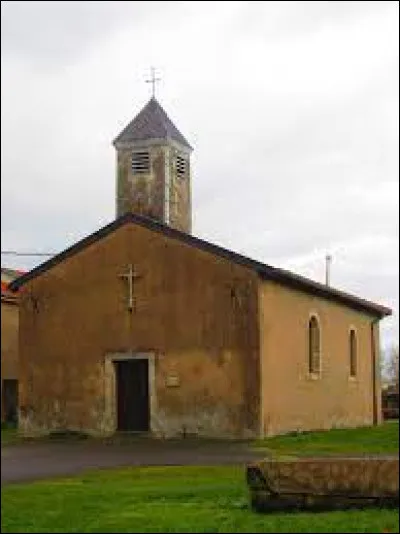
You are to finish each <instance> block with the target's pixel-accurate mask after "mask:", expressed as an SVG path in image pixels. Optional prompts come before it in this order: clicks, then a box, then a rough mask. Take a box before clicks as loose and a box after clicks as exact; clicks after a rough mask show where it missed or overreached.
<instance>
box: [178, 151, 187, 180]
mask: <svg viewBox="0 0 400 534" xmlns="http://www.w3.org/2000/svg"><path fill="white" fill-rule="evenodd" d="M186 172H187V162H186V160H185V158H183V157H182V156H176V174H177V175H178V176H179V178H184V177H185V176H186Z"/></svg>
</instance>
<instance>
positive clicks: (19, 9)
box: [1, 1, 177, 66]
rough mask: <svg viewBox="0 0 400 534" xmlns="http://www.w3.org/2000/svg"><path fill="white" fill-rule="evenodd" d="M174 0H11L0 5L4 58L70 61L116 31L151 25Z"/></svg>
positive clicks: (172, 7) (171, 8) (170, 8)
mask: <svg viewBox="0 0 400 534" xmlns="http://www.w3.org/2000/svg"><path fill="white" fill-rule="evenodd" d="M176 7H177V5H176V3H175V2H168V1H167V2H161V1H160V2H157V1H153V2H151V1H150V2H123V1H114V2H104V1H78V2H75V1H73V2H71V1H56V2H49V1H25V2H24V1H12V2H2V5H1V44H2V54H3V55H14V56H17V57H21V58H22V59H28V60H31V61H34V62H39V63H42V64H45V65H51V66H56V65H58V66H61V63H64V65H63V66H65V62H66V61H73V60H74V59H75V58H76V57H78V56H81V55H82V54H84V53H85V51H86V50H87V49H88V48H90V47H94V46H95V45H96V44H97V43H98V42H101V41H104V40H106V39H108V38H110V37H111V36H112V34H113V33H115V32H116V31H117V30H121V29H124V28H127V27H129V25H132V26H133V31H134V29H135V27H139V26H140V25H141V24H143V23H145V22H146V21H147V22H148V23H150V22H151V19H152V17H155V16H156V17H157V18H158V17H159V16H160V15H162V13H164V12H167V11H168V12H169V13H170V14H172V13H173V11H174V10H175V9H176Z"/></svg>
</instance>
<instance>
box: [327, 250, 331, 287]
mask: <svg viewBox="0 0 400 534" xmlns="http://www.w3.org/2000/svg"><path fill="white" fill-rule="evenodd" d="M331 262H332V256H331V255H330V254H327V255H326V256H325V285H327V286H329V285H330V277H331Z"/></svg>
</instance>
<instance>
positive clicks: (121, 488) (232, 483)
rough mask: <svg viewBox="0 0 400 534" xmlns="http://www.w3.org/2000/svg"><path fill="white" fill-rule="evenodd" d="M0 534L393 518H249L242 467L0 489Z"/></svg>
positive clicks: (271, 526) (358, 523)
mask: <svg viewBox="0 0 400 534" xmlns="http://www.w3.org/2000/svg"><path fill="white" fill-rule="evenodd" d="M1 511H2V514H1V530H2V532H398V531H399V530H398V524H399V513H398V511H396V510H383V509H382V510H380V509H376V510H375V509H371V510H361V511H354V510H352V511H346V512H324V513H308V512H307V513H306V512H301V513H297V514H291V513H273V514H257V513H255V512H252V511H251V510H250V509H249V507H248V493H247V487H246V484H245V479H244V469H243V467H183V468H181V467H147V468H128V469H123V470H112V471H108V470H106V471H96V472H91V473H87V474H85V475H84V476H80V477H74V478H64V479H53V480H52V481H46V482H35V483H31V484H16V485H10V486H6V487H4V488H2V502H1Z"/></svg>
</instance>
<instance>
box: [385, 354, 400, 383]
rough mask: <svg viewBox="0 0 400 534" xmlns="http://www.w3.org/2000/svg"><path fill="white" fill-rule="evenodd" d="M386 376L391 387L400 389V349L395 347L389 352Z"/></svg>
mask: <svg viewBox="0 0 400 534" xmlns="http://www.w3.org/2000/svg"><path fill="white" fill-rule="evenodd" d="M385 375H386V377H387V382H388V384H389V385H390V386H392V387H395V388H396V389H397V390H398V389H399V347H398V346H397V345H393V346H392V347H391V348H390V349H389V351H388V356H387V360H386V365H385Z"/></svg>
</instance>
